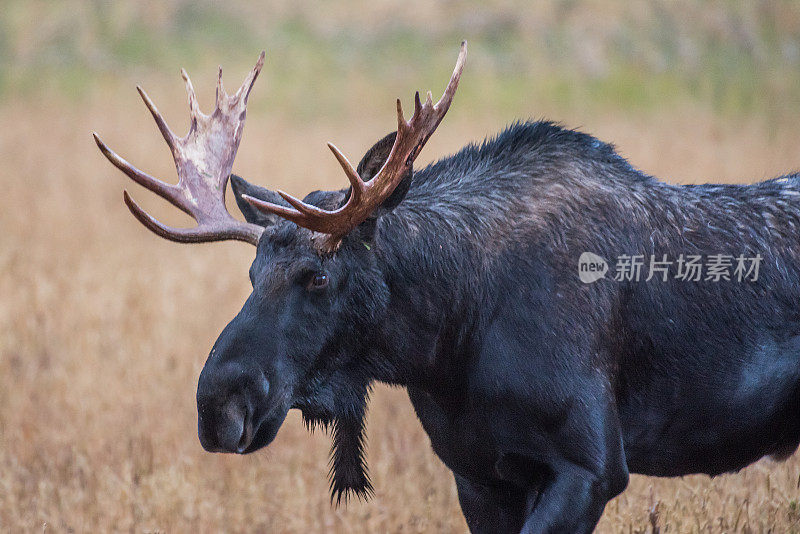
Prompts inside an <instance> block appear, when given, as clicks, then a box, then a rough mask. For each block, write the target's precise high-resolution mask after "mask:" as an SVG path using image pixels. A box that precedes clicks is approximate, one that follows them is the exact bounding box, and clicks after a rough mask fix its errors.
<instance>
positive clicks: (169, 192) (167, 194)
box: [92, 132, 191, 215]
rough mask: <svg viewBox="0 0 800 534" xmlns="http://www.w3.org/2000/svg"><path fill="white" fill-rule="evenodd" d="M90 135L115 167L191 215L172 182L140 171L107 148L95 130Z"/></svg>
mask: <svg viewBox="0 0 800 534" xmlns="http://www.w3.org/2000/svg"><path fill="white" fill-rule="evenodd" d="M92 137H94V142H95V143H96V144H97V147H98V148H99V149H100V152H102V153H103V155H104V156H105V157H106V159H108V161H110V162H111V163H112V164H113V165H114V166H115V167H116V168H118V169H119V170H121V171H122V172H124V173H125V174H126V175H127V176H128V177H129V178H130V179H131V180H133V181H134V182H136V183H137V184H139V185H141V186H142V187H145V188H147V189H149V190H150V191H152V192H153V193H155V194H157V195H159V196H160V197H162V198H164V199H165V200H168V201H169V202H170V203H171V204H172V205H173V206H175V207H176V208H178V209H180V210H181V211H183V212H185V213H188V214H189V215H191V212H190V211H189V209H188V208H187V207H186V206H185V205H184V204H183V199H182V198H181V197H180V196H179V195H180V189H178V188H177V187H175V186H174V185H172V184H168V183H166V182H162V181H161V180H159V179H158V178H153V177H152V176H150V175H149V174H147V173H146V172H142V171H140V170H139V169H137V168H136V167H134V166H133V165H131V164H130V163H128V161H127V160H125V158H123V157H121V156H120V155H119V154H117V153H116V152H114V151H113V150H111V149H110V148H108V145H106V144H105V143H104V142H103V141H102V139H100V136H99V135H97V132H92Z"/></svg>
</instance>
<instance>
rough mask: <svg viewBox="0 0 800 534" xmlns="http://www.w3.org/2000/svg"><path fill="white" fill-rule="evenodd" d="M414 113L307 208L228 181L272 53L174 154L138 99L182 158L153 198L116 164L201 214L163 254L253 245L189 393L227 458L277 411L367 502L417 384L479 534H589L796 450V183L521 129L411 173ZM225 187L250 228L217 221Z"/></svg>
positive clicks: (439, 106) (346, 490) (268, 428)
mask: <svg viewBox="0 0 800 534" xmlns="http://www.w3.org/2000/svg"><path fill="white" fill-rule="evenodd" d="M465 57H466V43H463V44H462V47H461V51H460V54H459V56H458V61H457V63H456V67H455V71H454V72H453V75H452V77H451V79H450V82H449V84H448V85H447V88H446V89H445V91H444V94H443V96H442V97H441V99H440V100H439V101H438V102H436V103H433V100H432V98H431V95H430V93H428V97H427V99H426V101H425V102H422V101H421V100H420V97H419V93H417V96H416V98H415V105H414V112H413V114H412V115H411V118H410V119H409V120H406V119H405V116H404V113H403V110H402V107H401V105H400V101H399V100H398V102H397V131H395V132H392V133H390V134H389V135H387V136H386V137H384V138H383V139H381V140H380V141H378V142H377V143H376V144H375V145H374V146H373V147H372V148H370V149H369V150H368V151H367V152H366V155H365V156H364V157H363V159H362V160H361V162H360V163H359V164H358V166H357V167H356V168H354V167H353V166H352V165H351V163H350V162H349V161H348V159H347V158H346V157H345V156H344V155H343V154H342V153H341V152H340V151H339V150H338V149H337V148H336V147H335V146H333V145H332V144H329V145H328V146H329V147H330V149H331V151H332V152H333V154H334V156H335V157H336V159H337V160H338V161H339V163H340V164H341V167H342V169H344V173H345V175H346V176H347V179H348V180H349V183H350V185H349V187H348V188H346V189H341V190H338V191H316V192H313V193H310V194H309V195H307V196H306V197H305V199H304V200H299V199H297V198H295V197H293V196H290V195H288V194H286V193H284V192H281V191H278V192H273V191H270V190H267V189H263V188H261V187H258V186H256V185H251V184H250V183H248V182H246V181H245V180H243V179H242V178H239V177H237V176H234V175H231V171H232V166H233V161H234V157H235V155H236V151H237V148H238V146H239V142H240V139H241V135H242V129H243V126H244V121H245V108H246V104H247V99H248V96H249V94H250V91H251V89H252V87H253V83H254V82H255V80H256V77H257V76H258V74H259V72H260V70H261V68H262V65H263V61H264V54H263V52H262V54H261V56H260V58H259V60H258V63H257V64H256V66H255V68H254V69H253V70H252V71H251V72H250V73H249V75H248V76H247V77H246V79H245V81H244V84H243V85H242V86H241V87H240V88H239V90H238V91H237V92H236V93H235V94H233V95H232V96H229V95H228V94H227V93H226V92H225V91H224V90H223V87H222V73H221V70H220V78H219V80H220V81H219V84H218V86H217V94H216V106H215V108H214V111H213V113H212V114H211V115H205V114H203V113H202V112H201V111H200V109H199V106H198V103H197V98H196V97H195V93H194V90H193V88H192V84H191V82H190V81H189V78H188V77H187V76H186V73H185V72H183V77H184V80H185V82H186V87H187V90H188V93H189V106H190V112H191V124H190V128H189V133H188V134H187V135H186V136H185V137H182V138H180V137H177V136H176V135H175V134H173V133H172V131H171V130H170V129H169V127H168V126H167V125H166V123H165V121H164V119H163V118H162V117H161V115H160V113H159V112H158V110H157V109H156V107H155V105H154V104H153V102H152V101H151V100H150V98H149V97H148V96H147V94H145V92H144V91H143V90H142V89H141V88H140V89H139V93H140V95H141V97H142V99H143V100H144V102H145V104H146V105H147V107H148V109H149V110H150V112H151V113H152V115H153V117H154V119H155V121H156V123H157V125H158V128H159V130H160V131H161V134H162V135H163V137H164V139H165V140H166V142H167V144H168V145H169V147H170V149H171V151H172V155H173V157H174V159H175V165H176V168H177V172H178V176H179V181H178V183H177V184H176V185H172V184H168V183H165V182H162V181H159V180H157V179H155V178H153V177H151V176H149V175H147V174H145V173H143V172H142V171H140V170H138V169H136V168H135V167H133V166H132V165H131V164H129V163H128V162H127V161H125V160H124V159H122V158H121V157H120V156H118V155H117V154H116V153H114V152H113V151H111V150H110V149H109V148H108V147H107V146H106V145H105V144H104V143H103V142H102V141H101V140H100V139H99V137H97V135H96V134H95V141H96V142H97V145H98V146H99V148H100V150H101V151H102V153H103V154H104V155H105V156H106V157H107V158H108V159H109V160H110V161H111V163H113V164H114V165H115V166H116V167H117V168H119V169H120V170H121V171H122V172H124V173H125V174H127V175H128V176H129V177H130V178H132V179H133V180H134V181H135V182H136V183H138V184H140V185H142V186H144V187H146V188H147V189H150V190H151V191H153V192H155V193H157V194H158V195H160V196H162V197H163V198H165V199H166V200H168V201H169V202H171V203H172V204H174V205H175V206H176V207H178V208H179V209H181V210H183V211H184V212H186V213H188V214H189V215H191V216H192V217H193V218H194V219H195V220H196V221H197V226H196V227H194V228H171V227H168V226H165V225H164V224H162V223H161V222H159V221H157V220H156V219H154V218H153V217H151V216H150V215H149V214H147V213H146V212H144V211H143V210H142V209H141V208H140V207H139V206H138V205H137V204H136V202H134V201H133V200H132V199H131V197H130V196H129V195H128V193H127V192H125V194H124V199H125V203H126V204H127V206H128V208H129V209H130V211H131V212H132V213H133V215H134V216H135V217H136V218H137V219H138V220H139V221H140V222H141V223H142V224H144V226H146V227H147V228H149V229H150V230H152V231H153V232H155V233H156V234H158V235H160V236H161V237H164V238H167V239H170V240H173V241H178V242H183V243H196V242H205V241H217V240H225V239H235V240H240V241H245V242H248V243H251V244H253V245H255V246H256V247H257V249H256V257H255V261H254V262H253V264H252V266H251V268H250V281H251V283H252V286H253V291H252V294H251V295H250V296H249V298H248V299H247V301H246V302H245V303H244V306H243V307H242V310H241V311H240V312H239V314H238V315H236V317H235V318H234V319H233V320H232V321H231V322H230V323H229V324H228V325H227V326H226V327H225V329H224V330H223V331H222V333H221V334H220V336H219V338H218V339H217V341H216V343H215V344H214V347H213V349H212V350H211V353H210V355H209V357H208V360H207V361H206V363H205V366H204V368H203V370H202V372H201V374H200V378H199V383H198V387H197V411H198V434H199V437H200V442H201V443H202V445H203V447H204V448H205V449H207V450H209V451H213V452H234V453H239V454H246V453H251V452H254V451H256V450H258V449H261V448H262V447H264V446H266V445H268V444H269V443H270V442H271V441H272V440H273V439H274V437H275V435H276V433H277V432H278V429H279V428H280V426H281V424H282V423H283V421H284V418H285V417H286V415H287V412H288V411H289V410H290V409H292V408H296V409H299V410H300V411H301V412H302V415H303V418H304V419H305V421H306V422H307V423H308V424H309V425H312V426H313V425H322V426H325V427H330V429H331V432H332V436H333V446H332V452H331V454H332V469H331V491H332V498H333V499H334V500H336V501H338V500H340V499H342V497H345V498H347V496H348V495H351V494H354V495H357V496H359V497H367V496H368V495H369V494H370V493H371V491H372V486H371V484H370V480H369V477H368V475H367V469H366V463H365V458H364V447H365V431H364V417H365V410H366V406H367V400H368V396H369V392H370V388H371V386H372V384H373V383H375V382H376V381H379V382H384V383H388V384H394V385H399V386H403V387H405V388H406V389H407V391H408V395H409V398H410V400H411V403H412V404H413V406H414V409H415V410H416V414H417V416H418V418H419V420H420V421H421V423H422V426H423V427H424V429H425V431H426V432H427V434H428V436H429V437H430V440H431V445H432V447H433V450H434V452H435V453H436V454H437V456H438V457H439V458H440V459H441V460H442V461H443V462H444V463H445V464H446V465H447V467H449V468H450V469H451V470H452V471H453V473H454V476H455V483H456V485H457V488H458V497H459V501H460V503H461V507H462V510H463V512H464V515H465V517H466V520H467V523H468V525H469V527H470V529H471V530H472V531H473V532H493V533H494V532H520V531H521V532H590V531H592V530H593V529H594V527H595V525H596V524H597V522H598V520H599V518H600V516H601V514H602V512H603V509H604V507H605V505H606V503H607V502H608V501H609V500H610V499H612V498H613V497H614V496H616V495H618V494H619V493H620V492H622V491H623V490H624V489H625V487H626V485H627V483H628V474H629V473H642V474H646V475H655V476H678V475H684V474H689V473H707V474H709V475H716V474H719V473H723V472H729V471H736V470H738V469H741V468H743V467H744V466H746V465H748V464H750V463H751V462H753V461H755V460H757V459H759V458H761V457H763V456H765V455H772V456H775V457H786V456H788V455H790V454H791V453H792V452H793V451H794V450H795V448H796V447H797V445H798V442H800V305H798V304H799V303H800V262H798V259H799V258H800V175H797V174H790V175H786V176H783V177H780V178H776V179H772V180H767V181H763V182H760V183H755V184H752V185H673V184H668V183H665V182H661V181H658V180H657V179H655V178H654V177H652V176H648V175H646V174H644V173H642V172H640V171H639V170H637V169H635V168H634V167H632V166H631V165H630V164H629V163H628V162H627V161H626V160H625V159H623V158H622V157H621V156H619V155H618V154H617V153H616V151H615V149H614V147H613V146H612V145H609V144H606V143H603V142H601V141H599V140H598V139H596V138H594V137H592V136H590V135H587V134H584V133H580V132H578V131H575V130H571V129H566V128H564V127H561V126H559V125H557V124H554V123H551V122H518V123H515V124H513V125H511V126H509V127H508V128H507V129H505V130H504V131H503V132H502V133H500V134H498V135H497V136H496V137H493V138H490V139H487V140H485V141H483V142H482V143H480V144H470V145H467V146H466V147H464V148H463V149H462V150H460V151H459V152H458V153H457V154H455V155H453V156H450V157H447V158H445V159H442V160H440V161H438V162H437V163H434V164H432V165H429V166H427V167H425V168H423V169H420V170H413V169H412V166H413V162H414V159H415V158H416V156H417V155H418V154H419V152H420V150H421V149H422V147H423V146H424V145H425V142H426V141H427V140H428V138H429V137H430V136H431V134H433V132H434V130H435V129H436V127H437V126H438V125H439V123H440V122H441V120H442V118H443V117H444V115H445V113H446V112H447V110H448V108H449V107H450V104H451V102H452V100H453V97H454V94H455V92H456V87H457V85H458V82H459V78H460V76H461V72H462V69H463V66H464V61H465ZM229 178H230V181H231V188H232V191H233V194H234V195H235V198H236V203H237V205H238V207H239V209H240V210H241V212H242V215H243V216H244V219H245V220H246V222H242V221H240V220H238V219H235V218H234V217H232V216H231V215H230V214H229V213H228V211H227V210H226V208H225V190H226V186H227V183H228V180H229ZM585 252H590V253H592V254H594V255H595V256H593V257H597V258H605V259H608V258H614V257H620V256H622V255H626V256H628V257H636V256H641V257H654V258H658V259H659V261H661V259H662V258H666V257H667V256H669V257H672V258H681V259H683V258H684V255H686V256H687V257H688V256H689V255H696V256H708V255H721V254H722V253H728V252H730V253H731V254H732V255H733V256H735V255H747V256H748V257H754V258H760V259H762V260H763V261H762V262H761V268H760V272H759V273H758V277H755V276H751V277H750V278H749V279H745V280H742V279H741V277H740V279H735V278H734V277H731V276H727V277H723V278H722V279H719V277H718V279H716V280H714V279H711V278H710V277H695V278H692V279H688V280H687V279H686V278H685V277H684V278H683V279H682V278H680V277H679V276H678V274H676V272H675V269H676V267H677V268H680V267H681V265H680V261H678V262H676V263H674V264H672V266H671V267H668V268H667V270H666V271H665V272H664V276H663V277H662V276H660V275H659V276H656V277H654V278H652V279H649V280H644V279H641V280H639V279H634V278H632V277H625V276H623V277H620V278H619V279H618V278H617V277H614V278H612V277H611V276H600V277H599V279H598V280H596V281H595V282H593V283H585V280H581V278H580V277H579V270H578V268H577V267H578V262H579V258H580V256H581V255H582V254H583V253H585Z"/></svg>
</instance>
